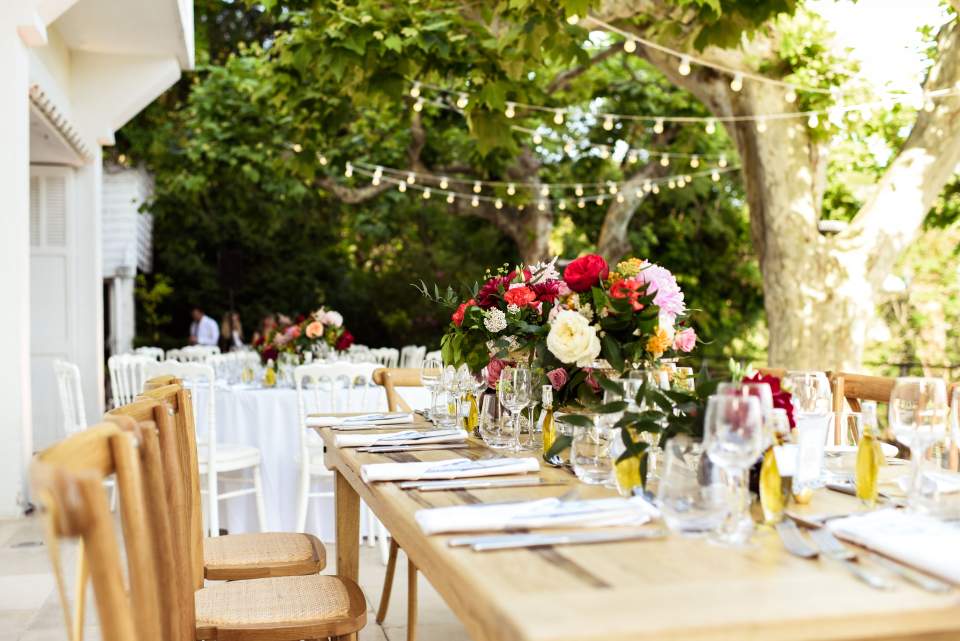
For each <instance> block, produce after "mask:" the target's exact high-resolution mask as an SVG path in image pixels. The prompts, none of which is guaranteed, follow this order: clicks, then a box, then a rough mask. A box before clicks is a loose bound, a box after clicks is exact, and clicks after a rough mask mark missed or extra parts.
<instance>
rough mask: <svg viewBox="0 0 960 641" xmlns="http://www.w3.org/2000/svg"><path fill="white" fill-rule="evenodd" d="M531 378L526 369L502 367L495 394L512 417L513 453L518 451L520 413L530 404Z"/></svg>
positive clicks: (528, 370)
mask: <svg viewBox="0 0 960 641" xmlns="http://www.w3.org/2000/svg"><path fill="white" fill-rule="evenodd" d="M531 392H532V376H531V372H530V369H529V368H527V367H504V368H503V371H501V372H500V384H499V385H498V389H497V394H498V395H499V397H500V403H501V404H503V406H504V407H506V408H507V409H508V410H510V414H511V416H512V417H513V448H512V449H513V451H514V452H519V451H520V413H521V412H522V411H523V408H525V407H526V406H527V405H529V404H530V395H531Z"/></svg>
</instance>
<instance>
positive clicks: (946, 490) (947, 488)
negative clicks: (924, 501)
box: [897, 470, 960, 494]
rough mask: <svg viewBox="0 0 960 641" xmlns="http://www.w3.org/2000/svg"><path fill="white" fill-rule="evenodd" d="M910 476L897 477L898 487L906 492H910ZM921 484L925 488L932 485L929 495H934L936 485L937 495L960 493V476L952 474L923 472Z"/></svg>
mask: <svg viewBox="0 0 960 641" xmlns="http://www.w3.org/2000/svg"><path fill="white" fill-rule="evenodd" d="M910 479H911V475H910V474H904V475H903V476H899V477H897V485H899V486H900V489H901V490H903V491H904V492H909V491H910ZM920 483H922V484H923V485H924V486H926V485H930V491H929V492H926V493H928V494H933V493H934V489H933V487H932V486H933V485H934V484H935V485H936V486H937V487H936V493H937V494H952V493H954V492H960V474H951V473H950V472H927V471H922V470H921V479H920Z"/></svg>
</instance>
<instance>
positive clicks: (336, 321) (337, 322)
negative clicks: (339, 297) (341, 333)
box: [323, 311, 343, 327]
mask: <svg viewBox="0 0 960 641" xmlns="http://www.w3.org/2000/svg"><path fill="white" fill-rule="evenodd" d="M323 324H324V325H332V326H334V327H341V326H342V325H343V316H342V315H341V314H340V312H334V311H329V312H327V313H325V314H324V315H323Z"/></svg>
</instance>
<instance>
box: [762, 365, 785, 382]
mask: <svg viewBox="0 0 960 641" xmlns="http://www.w3.org/2000/svg"><path fill="white" fill-rule="evenodd" d="M757 373H759V374H763V375H764V376H775V377H777V378H779V379H780V380H783V377H784V376H786V375H787V370H786V369H785V368H783V367H758V368H757Z"/></svg>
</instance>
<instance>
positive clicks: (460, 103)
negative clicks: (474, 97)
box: [457, 93, 470, 109]
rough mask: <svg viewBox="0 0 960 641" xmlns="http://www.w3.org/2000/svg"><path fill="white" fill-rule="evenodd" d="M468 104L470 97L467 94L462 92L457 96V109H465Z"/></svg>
mask: <svg viewBox="0 0 960 641" xmlns="http://www.w3.org/2000/svg"><path fill="white" fill-rule="evenodd" d="M468 104H470V98H468V97H467V94H465V93H462V94H460V95H459V96H458V97H457V109H466V108H467V105H468Z"/></svg>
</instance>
